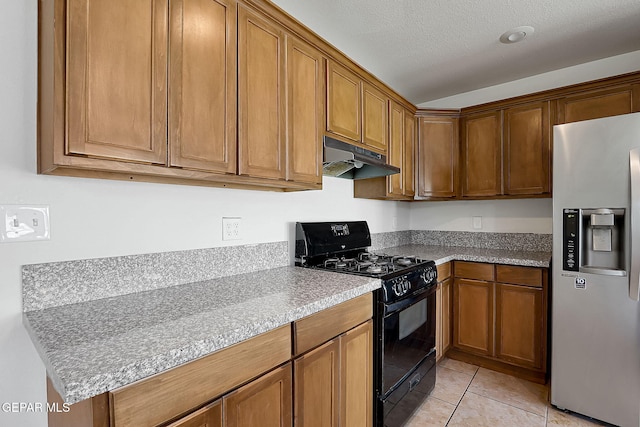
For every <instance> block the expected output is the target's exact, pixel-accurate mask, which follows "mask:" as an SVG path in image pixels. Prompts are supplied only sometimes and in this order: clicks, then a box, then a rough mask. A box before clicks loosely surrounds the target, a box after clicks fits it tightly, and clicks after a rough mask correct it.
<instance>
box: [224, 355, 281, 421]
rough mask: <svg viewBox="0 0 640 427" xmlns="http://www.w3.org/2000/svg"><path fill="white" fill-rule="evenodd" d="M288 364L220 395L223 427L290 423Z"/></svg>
mask: <svg viewBox="0 0 640 427" xmlns="http://www.w3.org/2000/svg"><path fill="white" fill-rule="evenodd" d="M291 385H292V377H291V363H287V364H286V365H285V366H282V367H280V368H278V369H276V370H274V371H272V372H270V373H268V374H266V375H263V376H262V377H260V378H259V379H257V380H255V381H253V382H251V383H249V384H247V385H245V386H244V387H241V388H239V389H238V390H236V391H234V392H232V393H230V394H228V395H227V396H225V397H223V399H222V403H223V413H224V424H223V425H224V426H225V427H284V426H291V422H292V418H291V399H292V391H291V390H292V388H291Z"/></svg>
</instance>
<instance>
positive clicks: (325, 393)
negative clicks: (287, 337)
mask: <svg viewBox="0 0 640 427" xmlns="http://www.w3.org/2000/svg"><path fill="white" fill-rule="evenodd" d="M293 367H294V386H293V388H294V393H295V398H294V402H295V408H294V420H295V425H296V426H301V427H302V426H305V427H309V426H317V427H325V426H326V427H337V426H338V411H339V394H340V341H339V339H338V338H336V339H334V340H332V341H329V342H328V343H326V344H324V345H323V346H321V347H319V348H317V349H315V350H313V351H311V352H309V353H307V354H305V355H303V356H300V357H299V358H297V359H296V360H295V361H294V362H293Z"/></svg>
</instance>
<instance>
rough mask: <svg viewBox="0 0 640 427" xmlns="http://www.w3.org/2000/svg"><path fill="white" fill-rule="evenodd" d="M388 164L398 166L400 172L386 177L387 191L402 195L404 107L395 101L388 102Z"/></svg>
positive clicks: (394, 194) (390, 193)
mask: <svg viewBox="0 0 640 427" xmlns="http://www.w3.org/2000/svg"><path fill="white" fill-rule="evenodd" d="M389 135H390V138H389V158H388V159H387V160H388V162H389V164H391V165H393V166H396V167H398V168H400V173H397V174H395V175H391V176H389V177H388V186H389V189H388V192H389V195H392V196H402V192H403V186H404V181H403V179H402V175H403V172H404V170H403V167H404V108H402V106H401V105H398V104H397V103H396V102H393V101H390V102H389Z"/></svg>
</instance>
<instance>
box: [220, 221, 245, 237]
mask: <svg viewBox="0 0 640 427" xmlns="http://www.w3.org/2000/svg"><path fill="white" fill-rule="evenodd" d="M241 223H242V218H238V217H233V218H231V217H223V218H222V240H241V239H242V234H241V231H242V230H241V227H240V225H241Z"/></svg>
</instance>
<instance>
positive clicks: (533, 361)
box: [495, 283, 544, 369]
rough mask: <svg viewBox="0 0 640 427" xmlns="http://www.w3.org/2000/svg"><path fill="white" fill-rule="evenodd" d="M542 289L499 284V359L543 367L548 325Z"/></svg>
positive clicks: (533, 366)
mask: <svg viewBox="0 0 640 427" xmlns="http://www.w3.org/2000/svg"><path fill="white" fill-rule="evenodd" d="M543 308H544V304H543V291H542V289H536V288H530V287H528V286H520V285H507V284H503V283H497V284H496V352H495V356H496V357H497V358H498V359H503V360H505V361H508V362H513V363H516V364H518V365H520V366H529V367H531V368H536V369H540V368H542V357H543V352H542V338H543V329H544V328H543V326H544V319H543V317H544V313H543Z"/></svg>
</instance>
